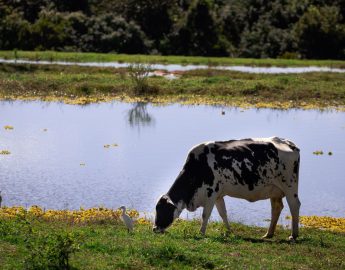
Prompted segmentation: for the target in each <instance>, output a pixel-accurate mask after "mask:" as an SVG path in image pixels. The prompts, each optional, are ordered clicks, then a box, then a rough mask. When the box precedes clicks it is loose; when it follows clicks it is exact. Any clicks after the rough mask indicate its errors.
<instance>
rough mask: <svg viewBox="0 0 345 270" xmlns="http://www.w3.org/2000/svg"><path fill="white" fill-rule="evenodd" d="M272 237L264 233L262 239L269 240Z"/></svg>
mask: <svg viewBox="0 0 345 270" xmlns="http://www.w3.org/2000/svg"><path fill="white" fill-rule="evenodd" d="M272 237H273V234H268V233H266V234H265V235H264V236H263V237H262V238H263V239H271V238H272Z"/></svg>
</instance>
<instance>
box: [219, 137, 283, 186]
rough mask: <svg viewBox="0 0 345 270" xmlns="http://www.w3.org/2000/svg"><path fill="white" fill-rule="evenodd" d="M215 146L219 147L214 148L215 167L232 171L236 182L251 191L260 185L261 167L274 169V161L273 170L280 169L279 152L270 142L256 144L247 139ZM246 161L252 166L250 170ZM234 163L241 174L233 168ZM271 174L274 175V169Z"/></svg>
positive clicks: (220, 143)
mask: <svg viewBox="0 0 345 270" xmlns="http://www.w3.org/2000/svg"><path fill="white" fill-rule="evenodd" d="M215 144H216V146H217V147H215V148H214V155H215V160H216V163H217V164H216V165H214V167H217V168H218V169H220V170H222V169H228V170H230V171H231V172H232V174H233V175H234V178H235V182H236V183H239V184H241V185H247V186H248V189H249V190H253V189H254V188H255V186H256V185H258V184H259V180H260V179H261V176H260V174H259V170H258V168H259V167H265V166H267V165H268V166H270V167H272V164H271V161H273V165H274V167H273V168H275V170H277V169H278V165H279V157H278V150H277V149H276V147H275V146H274V145H273V144H272V143H270V142H254V141H253V140H251V139H245V140H238V141H233V140H232V141H226V142H216V143H215ZM245 159H247V160H248V161H249V162H250V164H251V165H252V166H251V168H250V169H249V168H248V167H247V166H246V165H245ZM233 162H235V163H236V164H239V167H240V168H239V169H240V172H238V171H237V170H236V169H235V168H234V167H233ZM266 173H267V171H266ZM271 173H272V175H273V170H272V169H271Z"/></svg>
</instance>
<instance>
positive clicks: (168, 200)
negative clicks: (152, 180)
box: [162, 195, 175, 206]
mask: <svg viewBox="0 0 345 270" xmlns="http://www.w3.org/2000/svg"><path fill="white" fill-rule="evenodd" d="M162 199H163V200H164V201H166V202H167V203H169V204H172V205H174V206H175V204H174V203H173V201H172V200H171V199H170V198H169V196H168V195H163V196H162Z"/></svg>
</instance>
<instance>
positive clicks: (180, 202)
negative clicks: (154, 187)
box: [167, 192, 187, 219]
mask: <svg viewBox="0 0 345 270" xmlns="http://www.w3.org/2000/svg"><path fill="white" fill-rule="evenodd" d="M167 195H168V197H169V198H170V200H171V201H172V202H173V203H174V205H175V206H176V208H177V209H176V211H175V214H174V219H175V218H178V217H179V216H180V214H181V212H182V211H183V209H185V208H186V207H187V206H186V203H185V202H184V201H183V200H176V199H175V198H174V197H173V196H170V195H169V192H168V193H167Z"/></svg>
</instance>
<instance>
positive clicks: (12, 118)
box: [0, 101, 345, 225]
mask: <svg viewBox="0 0 345 270" xmlns="http://www.w3.org/2000/svg"><path fill="white" fill-rule="evenodd" d="M6 125H10V126H13V130H6V129H4V126H6ZM0 127H1V129H0V151H1V150H8V151H10V153H11V154H9V155H0V190H2V194H3V203H4V204H5V205H7V206H12V205H23V206H30V205H40V206H42V207H45V208H54V209H65V208H68V209H78V208H79V207H81V206H82V207H93V206H106V207H111V208H117V207H119V206H120V205H126V206H128V207H133V208H135V209H137V210H139V211H143V212H148V213H152V212H153V210H154V207H155V203H156V200H157V198H158V197H159V196H160V195H161V194H163V193H165V192H167V191H168V189H169V187H170V186H171V185H172V183H173V181H174V180H175V178H176V176H177V175H178V173H179V171H180V170H181V168H182V166H183V163H184V161H185V159H186V155H187V153H188V151H189V149H190V148H191V147H192V146H194V145H196V144H198V143H200V142H203V141H210V140H228V139H232V138H247V137H269V136H273V135H274V136H280V137H285V138H289V139H291V140H293V141H294V142H295V143H296V144H297V145H298V146H299V147H300V149H301V168H300V186H299V189H300V198H301V202H302V207H301V214H302V215H328V216H336V217H339V216H344V215H345V210H344V209H345V196H344V190H345V181H344V171H343V168H344V164H345V163H344V160H345V143H344V138H345V113H344V112H336V111H316V110H299V109H296V110H285V111H280V110H272V109H247V110H244V109H240V108H230V107H216V106H206V105H205V106H189V105H179V104H172V105H164V106H163V105H160V106H157V105H152V104H144V103H135V104H133V103H132V104H131V103H121V102H112V103H101V104H91V105H86V106H77V105H66V104H62V103H55V102H52V103H47V102H23V101H14V102H9V101H2V102H0ZM316 150H322V151H323V152H324V154H323V155H314V154H313V152H314V151H316ZM328 152H332V155H328ZM226 204H227V208H228V213H229V217H230V219H231V220H232V221H234V220H235V221H240V222H244V223H246V224H254V225H265V224H266V223H265V219H268V218H270V203H269V201H268V200H266V201H259V202H255V203H249V202H247V201H244V200H240V199H233V198H226ZM284 205H285V208H284V210H283V213H282V215H281V218H280V222H281V223H282V222H284V220H285V216H286V215H288V214H289V212H288V206H287V203H286V201H285V199H284ZM194 216H195V214H192V213H187V212H185V214H184V217H189V218H190V217H194ZM195 217H199V213H197V214H196V216H195ZM212 218H213V219H218V218H219V216H218V213H216V211H215V210H214V211H213V216H212Z"/></svg>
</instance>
